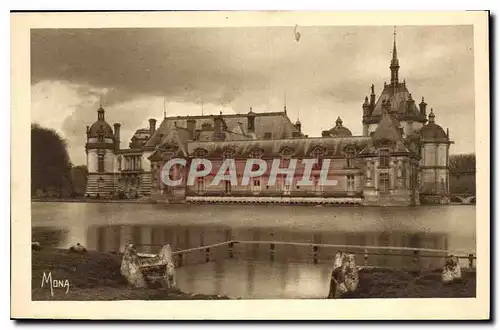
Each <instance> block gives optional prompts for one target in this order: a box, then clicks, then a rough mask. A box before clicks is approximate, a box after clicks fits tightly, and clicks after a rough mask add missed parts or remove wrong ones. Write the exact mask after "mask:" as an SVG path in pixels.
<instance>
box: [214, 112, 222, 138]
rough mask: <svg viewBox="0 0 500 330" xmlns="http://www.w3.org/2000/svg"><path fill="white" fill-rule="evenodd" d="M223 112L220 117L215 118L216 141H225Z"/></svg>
mask: <svg viewBox="0 0 500 330" xmlns="http://www.w3.org/2000/svg"><path fill="white" fill-rule="evenodd" d="M222 125H223V120H222V112H221V114H220V115H218V116H215V117H214V130H215V132H214V139H215V140H224V135H223V134H224V133H223V132H222Z"/></svg>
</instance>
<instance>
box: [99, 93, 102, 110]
mask: <svg viewBox="0 0 500 330" xmlns="http://www.w3.org/2000/svg"><path fill="white" fill-rule="evenodd" d="M99 108H102V95H100V96H99Z"/></svg>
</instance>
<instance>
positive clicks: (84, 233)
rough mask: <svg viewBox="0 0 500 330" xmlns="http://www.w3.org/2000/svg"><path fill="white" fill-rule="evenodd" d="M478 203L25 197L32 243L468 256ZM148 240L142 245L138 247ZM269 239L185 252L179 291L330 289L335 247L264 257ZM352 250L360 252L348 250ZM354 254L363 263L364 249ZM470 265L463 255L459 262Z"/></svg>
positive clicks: (109, 248)
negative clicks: (396, 250)
mask: <svg viewBox="0 0 500 330" xmlns="http://www.w3.org/2000/svg"><path fill="white" fill-rule="evenodd" d="M475 212H476V210H475V206H472V205H450V206H426V207H423V206H420V207H394V208H377V207H374V208H370V207H329V206H324V207H314V206H276V205H274V206H272V205H248V206H247V205H223V206H217V205H154V204H126V203H59V202H54V203H51V202H45V203H38V202H34V203H32V225H33V231H32V234H33V240H36V241H39V242H40V243H41V244H42V245H45V246H49V245H50V246H58V247H68V246H69V245H70V244H74V243H76V242H80V243H82V244H84V245H85V246H87V247H88V248H89V249H92V250H97V251H101V252H119V251H120V249H121V247H122V246H123V244H124V243H125V242H127V241H132V242H134V243H135V244H137V245H139V246H140V249H141V250H142V251H143V252H152V253H155V252H157V251H156V250H157V249H159V248H158V246H159V245H161V244H164V243H169V244H170V245H171V246H172V248H173V250H174V251H178V250H183V249H187V248H191V247H197V246H206V245H209V244H214V243H219V242H224V241H228V240H239V241H294V242H303V243H316V244H339V245H363V246H397V247H413V248H428V249H440V250H450V251H454V252H456V253H458V254H461V255H467V254H469V253H475V246H476V235H475V232H476V213H475ZM141 244H145V245H141ZM268 245H269V244H267V245H266V244H262V245H240V246H236V247H235V250H234V254H235V257H234V259H232V260H228V259H227V247H221V248H217V249H213V250H212V251H211V258H213V259H215V260H218V261H216V262H214V261H210V262H208V263H204V261H205V257H206V256H205V254H204V253H203V251H201V253H199V254H195V253H194V254H191V255H190V256H188V257H186V265H185V266H184V267H181V268H179V269H178V285H179V287H180V289H181V290H183V291H185V292H197V293H204V294H214V293H216V294H227V295H231V296H238V297H253V298H266V297H283V298H294V297H311V298H314V297H321V296H322V295H323V294H324V291H325V290H328V284H329V272H330V266H331V265H330V264H329V262H328V260H329V259H330V258H331V256H332V254H333V253H334V252H335V251H334V250H329V251H326V250H324V249H323V250H320V251H319V257H320V262H319V263H318V264H315V265H314V264H312V262H311V257H310V255H311V251H309V250H307V249H302V248H298V247H296V246H278V247H277V248H276V254H275V256H276V257H275V259H274V261H273V262H270V261H269V247H268ZM354 252H359V251H356V249H354ZM360 259H361V260H359V262H360V263H362V262H363V261H362V256H361V257H360ZM441 261H442V260H441V258H421V259H420V260H419V261H418V262H419V267H422V268H428V269H431V268H435V267H439V266H441V265H440V263H441ZM412 262H414V258H413V256H412V255H411V253H409V254H408V255H398V256H387V255H370V256H369V258H368V263H369V264H370V265H373V266H387V267H401V266H405V265H407V264H411V263H412ZM464 263H465V264H467V261H466V260H465V261H464Z"/></svg>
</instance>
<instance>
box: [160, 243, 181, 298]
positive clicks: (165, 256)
mask: <svg viewBox="0 0 500 330" xmlns="http://www.w3.org/2000/svg"><path fill="white" fill-rule="evenodd" d="M159 256H160V260H161V262H162V263H163V264H165V265H166V267H165V274H164V275H163V278H164V280H163V283H164V285H165V286H166V287H167V288H169V289H172V288H175V287H176V285H177V283H176V272H175V265H174V258H173V256H172V248H171V247H170V245H169V244H167V245H164V246H163V247H162V248H161V251H160V253H159Z"/></svg>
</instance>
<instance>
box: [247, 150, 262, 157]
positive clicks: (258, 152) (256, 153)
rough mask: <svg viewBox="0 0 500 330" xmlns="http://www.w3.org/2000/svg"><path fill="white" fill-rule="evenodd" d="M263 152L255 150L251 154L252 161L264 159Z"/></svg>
mask: <svg viewBox="0 0 500 330" xmlns="http://www.w3.org/2000/svg"><path fill="white" fill-rule="evenodd" d="M262 154H263V152H262V150H260V149H253V150H252V151H251V152H250V158H252V159H260V158H262Z"/></svg>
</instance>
